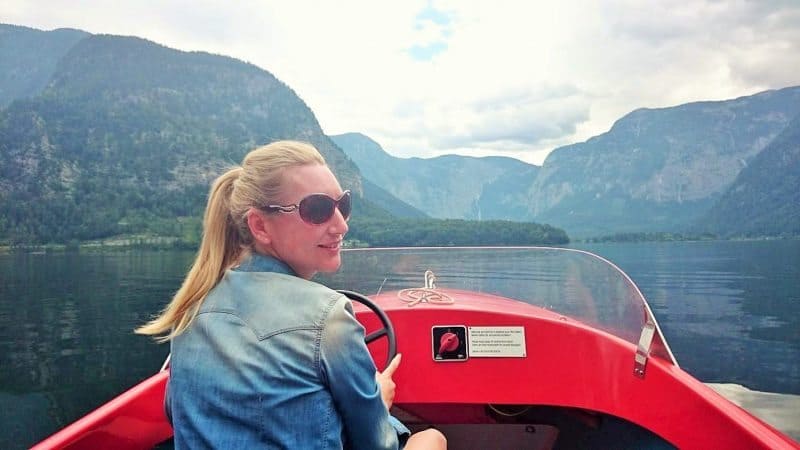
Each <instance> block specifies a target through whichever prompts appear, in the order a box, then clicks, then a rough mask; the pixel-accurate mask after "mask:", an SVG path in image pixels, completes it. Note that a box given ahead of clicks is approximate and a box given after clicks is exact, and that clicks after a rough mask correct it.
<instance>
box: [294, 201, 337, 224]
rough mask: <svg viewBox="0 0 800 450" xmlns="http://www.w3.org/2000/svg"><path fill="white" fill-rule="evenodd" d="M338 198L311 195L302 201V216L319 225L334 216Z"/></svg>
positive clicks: (307, 220)
mask: <svg viewBox="0 0 800 450" xmlns="http://www.w3.org/2000/svg"><path fill="white" fill-rule="evenodd" d="M335 207H336V200H334V199H332V198H330V197H328V196H327V195H310V196H308V197H306V198H304V199H303V201H301V202H300V218H302V219H303V220H305V221H306V222H309V223H313V224H315V225H319V224H321V223H325V222H327V221H328V220H329V219H330V218H331V216H333V209H334V208H335Z"/></svg>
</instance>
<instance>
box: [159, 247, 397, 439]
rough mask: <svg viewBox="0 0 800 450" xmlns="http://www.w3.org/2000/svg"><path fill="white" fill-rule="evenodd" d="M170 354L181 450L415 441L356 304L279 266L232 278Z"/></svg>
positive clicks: (245, 267) (248, 267)
mask: <svg viewBox="0 0 800 450" xmlns="http://www.w3.org/2000/svg"><path fill="white" fill-rule="evenodd" d="M171 350H172V357H171V362H170V367H171V368H170V371H171V373H170V380H169V389H168V405H169V406H168V408H169V410H170V412H171V415H172V420H173V426H174V429H175V446H176V448H179V449H180V448H191V449H201V448H216V449H232V448H269V449H341V448H353V449H396V448H398V447H399V446H400V444H399V442H398V436H399V435H403V436H405V435H407V434H408V429H407V428H405V427H404V426H403V425H402V424H401V423H400V422H399V421H397V420H396V419H395V418H394V417H391V416H390V415H389V413H388V412H387V410H386V407H385V406H384V404H383V400H382V399H381V392H380V387H379V386H378V383H377V382H376V380H375V365H374V363H373V361H372V359H371V357H370V355H369V353H368V351H367V348H366V345H365V344H364V328H363V327H362V326H361V324H359V323H358V322H357V321H356V320H355V318H354V315H353V310H352V306H351V304H350V302H349V300H347V298H346V297H344V296H343V295H342V294H339V293H337V292H336V291H333V290H331V289H328V288H326V287H324V286H322V285H320V284H317V283H314V282H311V281H307V280H304V279H302V278H299V277H297V276H295V275H294V273H293V272H292V270H291V269H290V268H289V267H288V266H287V265H285V264H284V263H282V262H280V261H278V260H276V259H273V258H270V257H267V256H264V255H259V254H254V255H253V256H251V257H250V258H249V259H247V260H246V261H244V263H243V264H241V265H240V266H239V267H238V268H236V269H234V270H229V271H227V272H226V273H225V275H224V276H223V278H222V280H221V281H220V282H219V283H218V284H217V286H216V287H214V289H212V290H211V292H210V293H209V294H208V295H207V296H206V298H205V300H204V301H203V304H202V306H201V307H200V310H199V312H198V314H197V316H196V317H195V319H194V321H193V322H192V324H191V325H190V327H189V328H188V329H187V330H186V331H185V332H183V333H182V334H180V335H178V336H177V337H175V339H173V341H172V349H171Z"/></svg>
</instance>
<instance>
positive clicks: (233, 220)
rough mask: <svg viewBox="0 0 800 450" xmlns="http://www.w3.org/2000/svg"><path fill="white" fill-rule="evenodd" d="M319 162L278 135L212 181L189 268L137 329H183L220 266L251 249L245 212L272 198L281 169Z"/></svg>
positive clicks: (171, 332) (168, 332)
mask: <svg viewBox="0 0 800 450" xmlns="http://www.w3.org/2000/svg"><path fill="white" fill-rule="evenodd" d="M313 164H321V165H325V159H324V158H323V157H322V155H321V154H320V153H319V152H318V151H317V149H316V148H314V147H313V146H312V145H310V144H306V143H303V142H297V141H278V142H273V143H271V144H269V145H265V146H263V147H259V148H256V149H255V150H253V151H251V152H250V153H248V154H247V156H245V157H244V160H243V161H242V165H241V167H234V168H232V169H230V170H228V171H227V172H225V173H224V174H222V175H220V176H219V177H218V178H217V179H216V180H215V181H214V184H213V185H212V186H211V191H210V193H209V197H208V204H207V205H206V212H205V216H204V217H203V239H202V241H201V242H200V249H199V250H198V252H197V257H196V258H195V260H194V264H193V265H192V268H191V269H190V270H189V273H188V274H187V276H186V279H185V280H184V281H183V284H182V285H181V287H180V289H179V290H178V292H177V293H176V294H175V296H174V297H173V298H172V301H171V302H170V303H169V304H168V305H167V306H166V307H165V308H164V310H163V311H162V312H161V314H160V315H159V316H158V317H156V318H155V319H153V320H151V321H150V322H148V323H147V324H145V325H143V326H141V327H139V328H137V329H136V333H138V334H146V335H155V336H158V335H160V336H158V337H157V338H156V340H158V341H159V342H166V341H169V340H171V339H172V338H174V337H175V336H177V335H179V334H181V333H182V332H184V331H185V330H186V329H187V328H188V327H189V325H190V324H191V323H192V320H194V318H195V316H196V315H197V311H198V310H199V309H200V305H201V304H202V303H203V300H204V299H205V298H206V295H208V293H209V292H210V291H211V289H213V288H214V286H216V285H217V283H219V281H220V280H221V279H222V276H223V275H224V274H225V271H226V270H228V269H230V268H232V267H234V266H236V265H237V264H238V262H239V261H240V260H241V258H242V257H243V256H244V255H245V254H247V253H248V252H250V251H251V246H252V242H253V237H252V235H251V234H250V229H249V228H248V226H247V212H248V211H249V210H250V208H252V207H255V208H260V207H263V206H264V205H268V204H270V203H273V202H274V201H275V199H277V198H278V196H279V194H280V192H281V189H282V182H283V178H282V173H283V170H284V169H286V168H289V167H294V166H303V165H313Z"/></svg>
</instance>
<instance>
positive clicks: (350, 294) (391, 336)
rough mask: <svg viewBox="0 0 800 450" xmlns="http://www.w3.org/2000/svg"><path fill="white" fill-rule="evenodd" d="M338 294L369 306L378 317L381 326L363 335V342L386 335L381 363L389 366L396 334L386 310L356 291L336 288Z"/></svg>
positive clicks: (392, 357) (395, 349) (393, 351)
mask: <svg viewBox="0 0 800 450" xmlns="http://www.w3.org/2000/svg"><path fill="white" fill-rule="evenodd" d="M337 292H339V293H340V294H343V295H345V296H346V297H347V298H349V299H350V300H353V301H356V302H358V303H361V304H362V305H364V306H366V307H367V308H369V310H370V311H372V312H374V313H375V315H376V316H377V317H378V320H380V321H381V325H382V326H383V328H381V329H379V330H376V331H373V332H372V333H369V334H368V335H366V336H364V342H366V343H367V345H369V344H370V343H372V342H374V341H376V340H378V339H380V338H382V337H386V340H387V344H388V350H387V352H386V363H385V364H384V365H383V368H384V369H386V367H388V366H389V363H390V362H392V360H393V359H394V357H395V355H397V336H396V335H395V333H394V326H393V325H392V321H391V320H389V316H388V315H386V312H385V311H384V310H383V309H381V307H380V306H378V305H376V304H375V303H374V302H373V301H372V300H370V299H369V298H368V297H367V296H366V295H363V294H359V293H358V292H354V291H348V290H345V289H339V290H337Z"/></svg>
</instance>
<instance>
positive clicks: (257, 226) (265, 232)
mask: <svg viewBox="0 0 800 450" xmlns="http://www.w3.org/2000/svg"><path fill="white" fill-rule="evenodd" d="M271 225H272V224H271V223H270V222H269V220H267V218H266V217H264V213H263V212H261V211H259V210H257V209H255V208H250V210H249V211H247V227H248V228H249V229H250V235H252V236H253V240H255V241H256V242H257V243H260V244H262V245H269V244H270V242H272V227H271Z"/></svg>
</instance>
